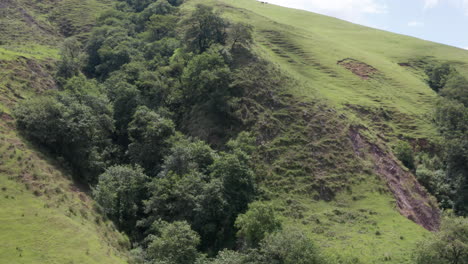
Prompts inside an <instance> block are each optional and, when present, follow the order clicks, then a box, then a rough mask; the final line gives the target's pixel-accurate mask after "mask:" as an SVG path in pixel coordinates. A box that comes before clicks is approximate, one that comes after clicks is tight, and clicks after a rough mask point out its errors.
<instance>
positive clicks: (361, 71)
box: [337, 58, 378, 80]
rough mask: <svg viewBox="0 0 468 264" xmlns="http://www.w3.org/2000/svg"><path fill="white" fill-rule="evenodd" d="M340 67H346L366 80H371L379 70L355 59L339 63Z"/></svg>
mask: <svg viewBox="0 0 468 264" xmlns="http://www.w3.org/2000/svg"><path fill="white" fill-rule="evenodd" d="M337 64H338V65H341V66H343V67H345V68H346V69H348V70H350V71H351V72H352V73H354V74H356V75H357V76H359V77H361V78H362V79H364V80H367V79H369V78H370V77H372V75H374V74H376V73H377V72H378V70H377V69H376V68H374V67H372V66H370V65H368V64H366V63H364V62H360V61H358V60H355V59H351V58H347V59H344V60H340V61H338V62H337Z"/></svg>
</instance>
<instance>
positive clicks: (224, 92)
mask: <svg viewBox="0 0 468 264" xmlns="http://www.w3.org/2000/svg"><path fill="white" fill-rule="evenodd" d="M182 81H183V84H184V87H185V89H184V90H183V92H184V97H185V100H186V101H187V103H188V104H194V103H200V102H208V104H210V105H212V106H214V107H216V108H217V109H218V110H220V109H222V106H223V105H224V103H223V102H225V101H226V97H227V96H229V83H230V69H229V67H228V66H227V65H226V63H225V62H224V58H223V57H222V56H221V54H220V53H219V52H218V51H217V50H216V49H211V50H210V51H209V52H205V53H202V54H200V55H197V56H195V57H194V58H193V59H192V60H191V61H190V62H189V63H188V64H187V67H185V69H184V72H183V74H182ZM216 108H215V109H216Z"/></svg>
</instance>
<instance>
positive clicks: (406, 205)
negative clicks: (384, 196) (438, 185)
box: [349, 128, 440, 231]
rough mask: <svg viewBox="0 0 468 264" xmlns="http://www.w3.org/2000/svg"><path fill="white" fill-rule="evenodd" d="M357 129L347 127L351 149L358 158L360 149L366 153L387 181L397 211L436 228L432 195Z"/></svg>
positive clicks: (361, 154) (436, 208)
mask: <svg viewBox="0 0 468 264" xmlns="http://www.w3.org/2000/svg"><path fill="white" fill-rule="evenodd" d="M362 129H364V128H362ZM359 130H360V128H351V129H350V131H349V136H350V139H351V141H352V143H353V146H354V150H355V153H356V155H358V156H360V157H361V158H364V153H366V152H367V153H370V157H369V158H370V159H371V160H372V161H373V163H374V170H375V172H376V173H377V174H378V175H380V176H381V177H382V179H383V180H385V181H386V182H387V186H388V188H389V189H390V191H391V192H392V193H393V196H394V197H395V200H396V203H397V207H398V211H399V212H400V213H401V214H402V215H403V216H405V217H407V218H408V219H410V220H412V221H413V222H415V223H417V224H419V225H421V226H423V227H424V228H426V229H427V230H430V231H436V230H438V229H439V226H440V211H439V208H438V207H437V204H436V203H435V202H434V199H433V197H431V195H430V194H429V193H428V192H427V191H426V190H425V189H424V188H423V187H422V186H421V185H420V184H419V182H418V181H417V180H416V178H415V177H414V176H413V174H411V173H410V172H408V171H406V170H405V169H403V168H402V167H401V166H400V164H399V163H398V162H397V161H396V158H395V157H394V156H393V154H391V153H389V152H387V151H385V150H384V149H382V148H381V147H379V146H378V145H376V144H373V143H370V142H368V141H366V140H365V139H364V138H363V137H361V134H360V133H359ZM363 149H365V150H366V151H363Z"/></svg>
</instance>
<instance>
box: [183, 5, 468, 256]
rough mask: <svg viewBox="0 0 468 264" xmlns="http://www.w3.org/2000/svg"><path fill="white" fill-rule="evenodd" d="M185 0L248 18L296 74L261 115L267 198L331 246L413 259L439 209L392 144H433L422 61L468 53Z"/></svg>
mask: <svg viewBox="0 0 468 264" xmlns="http://www.w3.org/2000/svg"><path fill="white" fill-rule="evenodd" d="M189 3H190V5H189V6H193V5H195V4H197V3H205V4H209V5H215V6H217V7H218V8H219V10H220V11H221V12H222V13H223V14H224V16H225V17H227V18H229V19H231V20H233V21H240V22H248V23H250V24H252V25H253V26H254V28H255V39H256V42H257V43H258V45H257V47H256V49H257V52H258V53H260V54H262V55H263V56H264V57H266V58H268V59H269V60H271V61H272V62H274V63H276V64H277V65H278V66H279V67H280V68H281V70H283V71H284V72H285V73H286V74H287V75H289V76H290V77H291V78H292V79H294V80H295V83H294V82H292V83H293V84H291V85H289V86H288V87H287V90H286V91H284V92H283V95H285V96H286V97H287V98H289V99H288V100H285V101H286V102H285V103H284V105H283V106H281V104H280V105H276V106H274V107H271V106H270V107H268V105H264V106H265V108H267V109H268V111H266V112H265V113H263V114H260V117H259V118H258V121H257V124H256V125H254V127H255V129H256V131H259V135H260V136H259V139H258V140H259V142H260V143H259V144H260V145H261V152H260V154H259V157H257V158H259V162H257V164H262V165H261V166H264V169H265V171H267V172H268V173H267V174H266V175H261V180H262V183H263V184H264V185H265V186H264V188H265V189H266V190H267V191H266V192H267V193H268V194H269V195H271V196H270V199H271V201H269V202H268V203H272V204H274V205H275V206H277V208H278V210H279V211H282V212H283V217H284V219H285V221H286V222H287V223H289V224H290V225H291V226H295V227H297V228H300V229H301V230H307V231H308V232H310V233H309V234H310V236H311V237H313V238H314V239H316V240H318V241H319V243H320V244H324V245H326V246H325V250H326V251H327V248H334V249H335V250H330V251H329V252H330V254H336V249H337V248H338V249H339V248H342V249H343V250H342V252H341V254H343V255H351V256H353V257H354V256H356V257H357V258H358V259H360V260H361V261H362V262H363V263H382V262H383V261H386V262H390V263H410V261H411V260H410V258H409V257H408V256H409V255H410V254H411V253H410V252H411V251H412V250H413V249H414V247H415V246H416V244H417V242H418V241H419V240H420V239H422V238H423V237H424V236H426V235H427V233H426V231H424V229H426V230H429V231H435V230H438V228H439V225H440V212H439V208H438V207H437V202H436V201H435V199H434V198H433V197H432V196H431V195H430V194H429V193H428V192H427V191H426V190H425V189H424V188H423V187H422V186H421V185H420V184H419V183H418V182H417V180H416V178H415V176H414V175H413V174H412V173H411V172H410V171H409V170H407V169H406V168H405V167H404V166H403V165H402V164H401V163H400V161H398V159H397V158H396V157H395V155H394V154H393V153H392V152H393V151H392V147H393V145H394V144H395V142H397V141H398V140H405V141H409V142H411V144H412V145H413V147H414V148H415V149H417V150H421V149H431V147H432V142H435V141H437V137H438V135H437V132H436V129H435V127H434V125H433V124H432V123H431V113H432V109H433V107H434V103H435V100H436V94H435V93H434V92H433V91H432V90H431V89H430V88H429V87H428V85H427V84H426V81H425V78H426V77H425V74H424V67H426V65H428V64H430V63H435V62H446V61H450V62H454V64H456V65H457V66H456V67H457V70H459V71H460V72H468V52H466V51H464V50H461V49H457V48H454V47H449V46H444V45H440V44H436V43H431V42H427V41H423V40H419V39H416V38H412V37H407V36H401V35H398V34H393V33H389V32H385V31H380V30H376V29H371V28H366V27H363V26H359V25H355V24H351V23H348V22H344V21H341V20H338V19H334V18H331V17H326V16H322V15H318V14H313V13H310V12H306V11H300V10H294V9H287V8H282V7H278V6H275V5H271V4H261V3H259V2H257V1H253V0H239V1H230V0H222V1H210V0H192V1H190V2H189ZM187 8H189V7H187ZM257 112H258V111H257ZM363 212H369V215H367V216H363V215H362V214H363ZM364 214H365V213H364ZM316 223H320V224H319V225H316ZM369 225H371V227H369ZM418 225H419V226H418ZM420 227H423V228H424V229H423V228H420ZM390 241H391V242H390ZM350 244H352V245H353V246H351V247H350V246H349V245H350Z"/></svg>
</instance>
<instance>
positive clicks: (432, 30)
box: [266, 0, 468, 49]
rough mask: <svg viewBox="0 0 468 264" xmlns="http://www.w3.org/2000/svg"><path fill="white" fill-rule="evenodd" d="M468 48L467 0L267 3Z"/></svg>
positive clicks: (282, 0)
mask: <svg viewBox="0 0 468 264" xmlns="http://www.w3.org/2000/svg"><path fill="white" fill-rule="evenodd" d="M266 1H267V2H269V3H272V4H277V5H282V6H287V7H293V8H298V9H304V10H309V11H312V12H316V13H320V14H324V15H329V16H333V17H337V18H340V19H344V20H348V21H351V22H354V23H358V24H362V25H366V26H370V27H375V28H379V29H384V30H388V31H392V32H396V33H400V34H405V35H410V36H414V37H418V38H422V39H426V40H431V41H435V42H439V43H444V44H448V45H452V46H456V47H460V48H467V49H468V0H266Z"/></svg>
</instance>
